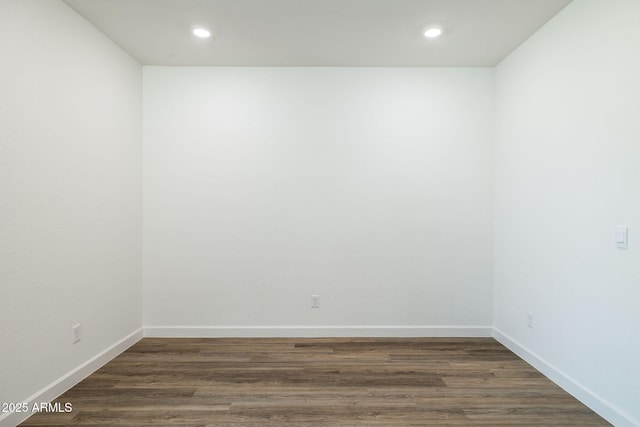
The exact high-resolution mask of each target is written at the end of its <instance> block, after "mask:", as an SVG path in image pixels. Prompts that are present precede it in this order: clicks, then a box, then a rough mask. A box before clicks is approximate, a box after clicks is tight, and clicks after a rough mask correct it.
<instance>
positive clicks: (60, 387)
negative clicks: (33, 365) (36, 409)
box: [0, 328, 143, 427]
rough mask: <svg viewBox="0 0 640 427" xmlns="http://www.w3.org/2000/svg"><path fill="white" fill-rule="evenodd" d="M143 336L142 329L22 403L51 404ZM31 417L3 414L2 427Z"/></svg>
mask: <svg viewBox="0 0 640 427" xmlns="http://www.w3.org/2000/svg"><path fill="white" fill-rule="evenodd" d="M142 336H143V329H142V328H140V329H138V330H136V331H134V332H132V333H131V334H129V335H127V336H126V337H124V338H123V339H121V340H120V341H118V342H116V343H115V344H113V345H112V346H110V347H108V348H107V349H105V350H104V351H102V352H100V353H98V354H97V355H95V356H94V357H92V358H91V359H89V360H87V361H86V362H84V363H83V364H82V365H80V366H78V367H77V368H75V369H73V370H72V371H70V372H68V373H67V374H65V375H63V376H62V377H60V378H58V379H57V380H55V381H54V382H52V383H51V384H49V385H48V386H46V387H45V388H43V389H42V390H40V391H38V392H36V393H35V394H33V395H32V396H30V397H28V398H27V399H25V400H24V401H22V402H20V403H26V404H27V405H28V407H29V408H33V405H34V404H35V403H38V404H39V403H40V402H51V401H52V400H54V399H55V398H56V397H58V396H60V395H61V394H62V393H64V392H65V391H67V390H69V389H70V388H71V387H73V386H74V385H76V384H78V383H79V382H80V381H82V380H83V379H85V378H86V377H88V376H89V375H90V374H92V373H93V372H95V371H97V370H98V369H100V368H101V367H102V366H104V365H105V364H106V363H107V362H109V361H110V360H112V359H113V358H115V357H116V356H118V355H119V354H121V353H122V352H123V351H125V350H126V349H128V348H129V347H131V346H132V345H133V344H135V343H136V342H138V341H139V340H140V339H141V338H142ZM31 415H32V413H31V412H10V413H6V414H3V416H1V417H0V427H14V426H17V425H18V424H20V423H21V422H23V421H24V420H26V419H27V418H29V417H30V416H31Z"/></svg>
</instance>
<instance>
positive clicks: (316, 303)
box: [311, 295, 320, 308]
mask: <svg viewBox="0 0 640 427" xmlns="http://www.w3.org/2000/svg"><path fill="white" fill-rule="evenodd" d="M311 308H320V295H311Z"/></svg>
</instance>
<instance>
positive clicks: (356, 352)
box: [22, 338, 609, 427]
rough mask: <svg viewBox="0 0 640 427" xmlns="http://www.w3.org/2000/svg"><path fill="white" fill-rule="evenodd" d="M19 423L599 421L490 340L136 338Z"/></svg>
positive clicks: (202, 426)
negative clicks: (45, 409) (68, 407)
mask: <svg viewBox="0 0 640 427" xmlns="http://www.w3.org/2000/svg"><path fill="white" fill-rule="evenodd" d="M56 402H61V403H62V405H64V404H65V403H67V402H69V403H71V404H72V405H73V411H72V412H71V413H61V414H51V413H39V414H35V415H33V416H32V417H31V418H29V419H28V420H27V421H26V422H25V423H23V424H22V425H23V426H43V425H44V426H50V427H54V426H70V425H73V426H78V425H85V426H96V425H119V426H149V425H153V426H161V425H167V426H183V427H186V426H193V427H195V426H199V427H205V426H300V427H304V426H384V425H387V426H391V425H393V426H431V425H443V426H444V425H447V426H451V425H464V426H506V425H511V426H536V427H539V426H546V425H548V426H592V425H593V426H605V425H609V424H608V423H607V422H606V421H605V420H603V419H602V418H600V417H599V416H597V415H596V414H595V413H593V412H592V411H591V410H590V409H589V408H587V407H586V406H584V405H582V404H581V403H580V402H578V401H577V400H576V399H574V398H573V397H572V396H570V395H569V394H567V393H566V392H564V391H563V390H562V389H560V388H559V387H558V386H556V385H555V384H553V383H552V382H551V381H549V380H548V379H547V378H545V377H544V376H542V375H541V374H540V373H538V372H537V371H536V370H535V369H533V368H532V367H531V366H529V365H528V364H527V363H525V362H524V361H523V360H521V359H520V358H518V357H517V356H516V355H514V354H513V353H512V352H510V351H509V350H507V349H506V348H505V347H503V346H502V345H501V344H499V343H498V342H497V341H495V340H494V339H492V338H398V339H396V338H367V339H365V338H348V339H347V338H318V339H280V338H277V339H276V338H273V339H253V338H252V339H240V338H233V339H231V338H221V339H165V338H163V339H158V338H145V339H143V340H141V341H140V342H138V343H137V344H135V345H134V346H133V347H131V348H130V349H129V350H127V351H126V352H124V353H123V354H121V355H120V356H118V357H117V358H115V359H114V360H113V361H111V362H110V363H108V364H107V365H105V366H104V367H103V368H101V369H100V370H98V371H97V372H95V373H94V374H92V375H91V376H89V377H88V378H87V379H85V380H84V381H82V382H81V383H79V384H78V385H76V386H75V387H73V388H72V389H71V390H69V391H68V392H67V393H65V394H64V395H62V396H61V397H60V398H58V399H57V400H56Z"/></svg>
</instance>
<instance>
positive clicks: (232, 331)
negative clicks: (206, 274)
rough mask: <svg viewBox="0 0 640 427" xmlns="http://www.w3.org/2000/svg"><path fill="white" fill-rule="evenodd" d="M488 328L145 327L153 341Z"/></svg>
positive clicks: (482, 333) (462, 332) (485, 333)
mask: <svg viewBox="0 0 640 427" xmlns="http://www.w3.org/2000/svg"><path fill="white" fill-rule="evenodd" d="M492 334H493V329H492V328H491V327H490V326H145V328H144V336H145V337H155V338H289V337H290V338H319V337H404V338H407V337H491V336H493V335H492Z"/></svg>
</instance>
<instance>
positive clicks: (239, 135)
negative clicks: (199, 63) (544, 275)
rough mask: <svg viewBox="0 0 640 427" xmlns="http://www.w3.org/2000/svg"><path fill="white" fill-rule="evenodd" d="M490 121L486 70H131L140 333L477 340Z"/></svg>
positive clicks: (487, 229)
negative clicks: (139, 199)
mask: <svg viewBox="0 0 640 427" xmlns="http://www.w3.org/2000/svg"><path fill="white" fill-rule="evenodd" d="M493 114H494V111H493V80H492V70H490V69H371V68H357V69H349V68H287V69H285V68H164V67H145V68H144V193H145V201H144V206H145V207H144V248H145V249H144V288H145V291H144V292H145V294H144V307H145V309H144V313H145V314H144V318H145V325H146V326H149V327H151V328H150V329H149V331H150V333H152V334H153V333H154V329H153V327H160V328H159V329H158V330H157V332H156V333H158V334H160V335H167V334H173V333H175V334H178V335H184V334H187V333H194V334H205V335H206V334H211V335H216V334H224V333H225V331H226V332H227V333H229V334H232V335H238V334H243V333H246V334H249V335H251V334H260V333H261V332H260V331H259V330H258V329H256V328H252V327H254V326H260V327H264V328H267V330H266V331H264V332H263V333H264V334H276V335H283V334H287V333H290V328H294V327H296V326H310V327H316V328H317V329H314V330H312V331H307V332H306V333H309V334H329V335H339V334H341V333H344V334H349V335H353V334H363V335H370V334H375V333H381V334H384V335H389V334H394V333H398V334H401V333H406V334H417V335H420V334H437V333H444V334H446V335H450V334H457V333H462V334H473V333H480V334H483V333H485V334H486V333H487V331H489V329H487V328H486V327H489V326H490V325H491V322H492V280H493V278H492V203H491V200H492V185H493V183H492V160H493V152H492V142H493V140H492V138H493V131H494V126H493V117H494V116H493ZM313 293H317V294H319V295H320V296H321V308H320V309H317V310H314V309H311V308H310V295H311V294H313ZM193 326H198V327H205V329H203V330H195V331H194V330H189V329H188V328H189V327H193ZM276 326H281V327H284V328H283V329H277V330H275V329H269V328H271V327H276ZM328 326H333V327H337V328H334V329H331V330H329V329H326V327H328ZM346 326H363V327H366V329H365V330H364V331H359V330H354V329H340V327H346ZM385 326H395V327H398V328H399V329H397V330H395V331H390V330H388V329H384V328H382V327H385ZM442 326H453V327H454V329H451V330H444V331H443V330H441V329H437V330H429V329H428V327H442ZM465 326H473V327H485V329H482V330H480V331H478V332H474V331H473V330H471V329H464V328H463V327H465ZM164 327H186V328H187V329H186V330H183V331H172V330H170V329H167V328H164ZM206 327H219V328H221V329H213V330H209V331H207V330H206ZM237 327H248V330H246V331H244V332H243V330H241V329H237ZM402 327H409V328H408V329H407V330H404V329H402ZM423 327H427V328H423ZM225 328H229V329H228V330H227V329H225ZM411 328H415V329H411ZM456 328H459V329H456ZM293 333H294V334H297V335H300V334H304V333H305V332H304V331H300V330H296V331H294V332H293Z"/></svg>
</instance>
